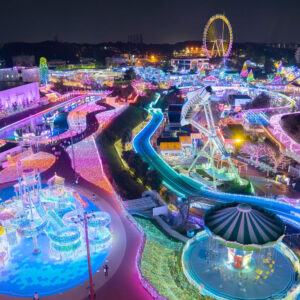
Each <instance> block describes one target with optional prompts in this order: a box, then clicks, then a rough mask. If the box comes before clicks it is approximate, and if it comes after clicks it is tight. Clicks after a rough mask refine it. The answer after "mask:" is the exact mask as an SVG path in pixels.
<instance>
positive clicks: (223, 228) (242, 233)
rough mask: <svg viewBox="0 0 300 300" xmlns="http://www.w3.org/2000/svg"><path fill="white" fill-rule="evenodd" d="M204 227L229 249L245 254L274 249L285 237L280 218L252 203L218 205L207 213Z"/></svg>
mask: <svg viewBox="0 0 300 300" xmlns="http://www.w3.org/2000/svg"><path fill="white" fill-rule="evenodd" d="M204 224H205V225H204V226H205V228H206V230H207V231H208V233H209V234H211V235H212V236H214V238H216V239H217V240H219V241H220V242H222V243H223V244H226V246H227V247H230V248H237V249H242V250H245V251H252V250H261V249H262V248H268V247H272V246H274V245H275V244H276V243H277V242H278V241H279V240H281V239H282V238H283V236H284V224H283V222H282V220H281V219H280V218H279V217H277V216H276V215H275V214H273V213H272V212H270V211H267V210H265V209H263V208H261V207H259V206H254V205H249V204H237V203H227V204H221V205H217V206H215V207H213V208H211V209H210V210H208V211H207V212H206V213H205V215H204Z"/></svg>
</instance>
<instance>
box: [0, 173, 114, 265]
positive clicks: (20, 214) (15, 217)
mask: <svg viewBox="0 0 300 300" xmlns="http://www.w3.org/2000/svg"><path fill="white" fill-rule="evenodd" d="M14 190H15V194H16V196H14V197H13V198H11V199H9V200H6V201H4V202H1V207H0V222H1V226H0V234H1V237H0V260H1V262H2V267H4V265H5V264H6V262H7V261H8V260H9V256H10V251H11V250H12V248H14V247H18V244H19V243H20V240H21V239H24V238H25V239H29V238H32V240H33V253H34V254H39V253H40V252H41V251H43V250H44V249H43V248H42V247H41V248H39V245H38V236H39V235H41V234H46V236H47V237H48V239H49V242H50V243H49V244H50V247H49V248H50V249H49V256H50V257H52V258H55V259H57V260H61V261H64V260H69V259H74V258H75V257H79V256H81V255H83V254H86V244H85V233H84V229H83V227H82V226H79V225H78V219H79V218H80V217H81V215H83V214H84V212H85V209H84V208H85V206H86V202H84V201H83V199H82V197H81V196H80V195H79V194H77V193H76V192H75V191H73V190H72V189H69V188H67V187H65V186H64V178H62V177H59V176H57V175H56V174H55V176H54V177H52V178H51V179H49V181H48V187H46V188H42V186H41V179H40V174H39V172H37V171H36V170H35V169H25V170H23V171H22V176H19V180H18V183H17V184H15V185H14ZM87 215H88V223H87V225H88V229H89V243H90V251H91V252H99V251H102V250H103V249H106V248H108V247H109V245H110V240H111V233H110V230H109V227H108V226H109V224H110V220H111V218H110V215H109V214H108V213H106V212H102V211H97V212H93V211H92V212H89V213H88V214H87ZM4 237H5V238H4ZM0 267H1V264H0Z"/></svg>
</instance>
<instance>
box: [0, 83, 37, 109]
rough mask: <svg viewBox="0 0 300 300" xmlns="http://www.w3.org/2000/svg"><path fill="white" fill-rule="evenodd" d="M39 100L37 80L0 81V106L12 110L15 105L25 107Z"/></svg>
mask: <svg viewBox="0 0 300 300" xmlns="http://www.w3.org/2000/svg"><path fill="white" fill-rule="evenodd" d="M39 100H40V91H39V84H38V83H37V82H33V83H28V84H22V83H21V82H16V83H9V82H1V83H0V107H1V109H6V110H13V109H14V108H15V107H24V108H25V107H27V106H30V105H32V103H37V102H38V101H39Z"/></svg>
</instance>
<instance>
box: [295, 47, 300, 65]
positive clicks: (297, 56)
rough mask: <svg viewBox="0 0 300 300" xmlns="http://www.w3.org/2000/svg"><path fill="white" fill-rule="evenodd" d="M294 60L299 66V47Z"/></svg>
mask: <svg viewBox="0 0 300 300" xmlns="http://www.w3.org/2000/svg"><path fill="white" fill-rule="evenodd" d="M295 58H296V61H297V63H298V64H300V47H299V48H297V50H296V53H295Z"/></svg>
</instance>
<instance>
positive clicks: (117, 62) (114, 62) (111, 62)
mask: <svg viewBox="0 0 300 300" xmlns="http://www.w3.org/2000/svg"><path fill="white" fill-rule="evenodd" d="M105 62H106V64H107V65H108V66H124V65H127V63H128V59H127V58H126V57H124V56H112V57H106V58H105Z"/></svg>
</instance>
